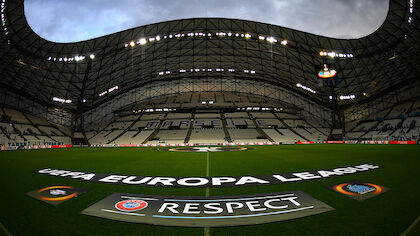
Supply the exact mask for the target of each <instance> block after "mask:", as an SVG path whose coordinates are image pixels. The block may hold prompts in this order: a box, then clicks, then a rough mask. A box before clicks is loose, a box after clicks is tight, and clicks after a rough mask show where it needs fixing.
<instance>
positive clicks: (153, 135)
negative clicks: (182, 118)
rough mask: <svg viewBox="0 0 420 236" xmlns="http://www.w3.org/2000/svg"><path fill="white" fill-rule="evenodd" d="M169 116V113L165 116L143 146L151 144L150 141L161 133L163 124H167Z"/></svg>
mask: <svg viewBox="0 0 420 236" xmlns="http://www.w3.org/2000/svg"><path fill="white" fill-rule="evenodd" d="M167 116H168V113H166V114H165V116H164V117H163V118H162V119H161V120H160V122H159V125H158V126H157V127H156V129H155V130H154V131H153V132H152V133H151V134H150V135H149V137H147V138H146V139H145V140H144V141H143V142H142V144H146V143H147V142H149V141H150V140H152V139H154V138H155V137H156V135H157V134H158V133H159V131H160V127H162V124H163V122H165V120H166V117H167Z"/></svg>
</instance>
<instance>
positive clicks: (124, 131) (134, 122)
mask: <svg viewBox="0 0 420 236" xmlns="http://www.w3.org/2000/svg"><path fill="white" fill-rule="evenodd" d="M142 116H143V113H142V114H140V115H139V117H138V118H137V119H136V120H135V121H133V123H131V124H130V125H129V126H128V127H127V128H126V129H125V130H123V132H121V134H119V135H117V137H115V138H113V139H111V140H110V141H109V142H108V144H110V143H112V142H114V141H115V140H117V139H118V138H119V137H121V136H123V135H124V134H125V133H127V131H129V130H130V129H131V128H132V127H133V126H134V125H135V124H136V123H137V122H138V121H139V120H140V119H141V117H142Z"/></svg>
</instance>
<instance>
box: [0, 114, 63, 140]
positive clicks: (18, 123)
mask: <svg viewBox="0 0 420 236" xmlns="http://www.w3.org/2000/svg"><path fill="white" fill-rule="evenodd" d="M4 110H5V113H4V114H3V112H2V115H4V116H7V117H3V119H5V120H7V121H8V122H9V121H10V123H0V127H1V129H2V131H1V132H0V134H1V136H0V145H12V146H13V145H44V144H49V145H54V144H70V143H71V138H70V137H69V136H68V134H69V133H70V132H69V128H67V127H64V126H60V127H61V129H62V130H65V131H66V133H64V134H63V132H62V131H60V130H58V129H56V128H55V127H53V126H52V124H50V123H49V122H48V121H47V120H45V119H43V118H39V117H36V116H33V115H31V114H26V113H25V114H24V113H22V112H20V111H16V110H14V109H10V108H4ZM13 127H15V129H14V128H13Z"/></svg>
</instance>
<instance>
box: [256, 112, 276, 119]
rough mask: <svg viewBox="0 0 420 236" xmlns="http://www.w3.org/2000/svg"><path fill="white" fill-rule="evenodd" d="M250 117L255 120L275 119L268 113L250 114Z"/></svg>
mask: <svg viewBox="0 0 420 236" xmlns="http://www.w3.org/2000/svg"><path fill="white" fill-rule="evenodd" d="M251 115H252V117H254V118H255V119H277V118H276V117H275V116H274V115H273V113H269V112H251Z"/></svg>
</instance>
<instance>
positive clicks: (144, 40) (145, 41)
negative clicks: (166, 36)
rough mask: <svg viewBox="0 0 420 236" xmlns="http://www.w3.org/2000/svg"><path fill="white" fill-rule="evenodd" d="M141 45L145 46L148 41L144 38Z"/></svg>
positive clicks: (140, 41)
mask: <svg viewBox="0 0 420 236" xmlns="http://www.w3.org/2000/svg"><path fill="white" fill-rule="evenodd" d="M139 43H140V44H141V45H145V44H146V43H147V40H146V39H145V38H142V39H140V40H139Z"/></svg>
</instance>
